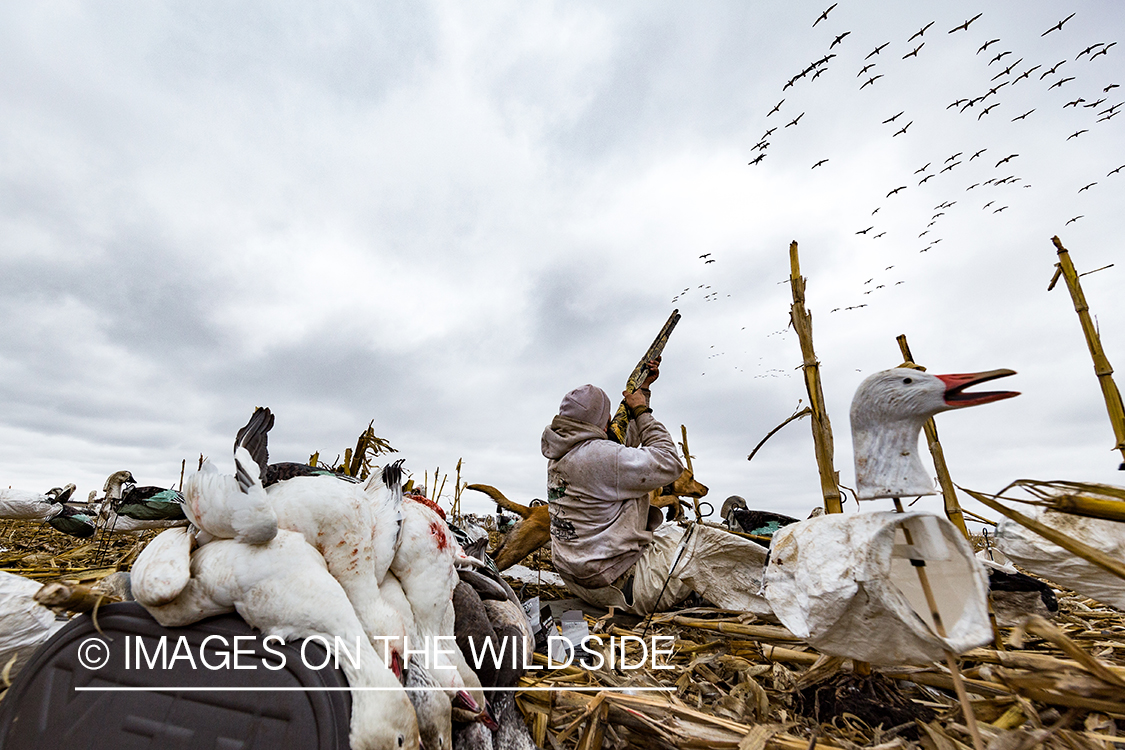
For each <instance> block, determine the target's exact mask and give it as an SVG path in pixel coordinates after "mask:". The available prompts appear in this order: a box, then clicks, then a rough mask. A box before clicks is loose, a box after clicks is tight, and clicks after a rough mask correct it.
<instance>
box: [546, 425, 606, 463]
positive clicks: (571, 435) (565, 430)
mask: <svg viewBox="0 0 1125 750" xmlns="http://www.w3.org/2000/svg"><path fill="white" fill-rule="evenodd" d="M605 439H606V436H605V427H604V426H602V427H598V426H597V425H593V424H590V423H589V422H581V421H579V420H577V419H570V418H569V417H555V418H554V419H552V420H551V424H550V425H548V427H547V429H545V430H543V439H542V440H541V442H540V446H541V448H542V451H543V456H544V457H545V458H549V459H552V460H556V461H557V460H558V459H560V458H562V457H563V456H565V455H566V454H567V453H569V452H570V450H571V449H572V448H573V447H574V446H576V445H578V444H579V443H585V442H586V441H587V440H605Z"/></svg>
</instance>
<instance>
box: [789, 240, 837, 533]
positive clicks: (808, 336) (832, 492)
mask: <svg viewBox="0 0 1125 750" xmlns="http://www.w3.org/2000/svg"><path fill="white" fill-rule="evenodd" d="M789 269H790V271H789V285H790V286H791V287H792V289H793V306H792V307H790V308H789V319H790V321H791V322H792V323H793V330H794V331H796V332H797V338H798V340H799V341H800V343H801V357H802V370H803V371H804V374H805V388H806V390H807V391H808V394H809V408H810V409H812V434H813V445H814V446H815V449H816V466H817V469H818V470H819V471H820V491H821V494H823V495H824V510H825V511H826V512H828V513H843V512H844V506H843V504H842V503H841V502H840V487H839V480H838V479H837V477H836V471H835V469H834V468H833V465H832V452H833V446H832V424H831V423H830V422H829V421H828V412H827V411H826V410H825V408H824V392H823V391H822V390H821V387H820V363H819V362H818V361H817V359H816V353H815V352H814V351H813V335H812V315H811V314H810V313H808V312H807V311H806V310H805V278H804V277H803V276H801V264H800V260H799V259H798V257H797V243H796V242H791V243H789Z"/></svg>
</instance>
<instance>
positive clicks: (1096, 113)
mask: <svg viewBox="0 0 1125 750" xmlns="http://www.w3.org/2000/svg"><path fill="white" fill-rule="evenodd" d="M837 5H838V3H833V4H832V5H830V6H829V7H828V8H826V9H825V10H824V11H823V12H821V13H820V14H819V15H818V16H817V17H816V18H815V19H814V20H813V23H812V26H813V27H814V28H815V27H816V26H818V25H819V24H821V23H824V24H825V25H827V24H830V23H831V22H832V20H833V18H834V17H833V16H832V15H831V14H832V11H833V10H834V9H835V8H836V7H837ZM983 15H984V13H977V14H976V15H974V16H972V17H971V18H968V19H966V20H965V21H964V22H962V23H960V24H957V25H955V26H953V27H952V28H949V29H947V30H945V33H944V34H941V33H940V31H939V30H935V29H934V28H933V27H934V26H935V24H936V21H929V22H928V23H926V24H925V25H923V26H922V27H921V28H919V29H918V30H917V31H915V32H914V33H913V34H912V35H910V36H908V37H906V39H905V48H904V49H900V50H899V51H898V52H893V51H892V49H893V48H892V47H891V45H892V42H891V41H889V40H888V41H884V42H882V43H880V44H877V45H876V46H875V47H874V48H873V49H872V50H871V51H870V52H868V53H867V55H866V56H865V57H864V58H863V61H862V64H861V67H860V68H859V70H858V72H857V74H856V75H855V76H854V78H855V79H858V80H859V81H860V82H859V86H858V91H863V92H865V90H866V89H869V88H871V89H875V88H877V87H878V86H879V83H880V81H881V80H882V79H884V78H885V77H886V76H887V75H892V74H893V72H894V71H895V70H897V66H896V67H895V68H891V67H889V66H886V63H887V62H890V60H888V58H897V61H898V63H899V66H901V65H902V64H909V63H903V62H902V61H906V60H911V59H912V58H919V56H920V55H921V56H925V54H926V52H928V51H929V50H930V48H933V47H935V46H937V45H939V44H941V43H942V41H943V38H947V37H948V36H949V35H951V34H954V35H955V34H962V33H966V34H967V33H974V32H976V31H978V30H979V28H980V27H979V26H976V24H977V22H978V21H979V20H980V19H981V18H982V16H983ZM1074 16H1075V13H1071V14H1069V15H1068V16H1066V17H1065V18H1063V19H1061V20H1059V21H1058V22H1056V23H1054V24H1053V25H1051V26H1050V27H1049V28H1047V29H1046V30H1044V31H1043V32H1042V34H1041V35H1040V36H1041V37H1049V36H1052V35H1056V34H1057V35H1058V36H1059V39H1060V41H1062V40H1064V39H1065V27H1066V26H1067V23H1068V22H1069V21H1070V20H1071V19H1072V18H1074ZM935 35H936V37H937V38H935ZM850 36H851V32H850V31H841V32H840V33H836V34H834V36H832V38H831V42H830V43H829V44H828V48H827V50H825V52H824V53H823V54H822V55H821V56H820V57H819V58H818V59H816V60H813V61H812V62H810V63H809V64H808V65H806V66H805V67H804V68H802V69H801V70H800V71H799V72H797V73H795V74H794V75H792V76H791V77H790V78H789V79H788V80H787V81H786V82H785V84H784V85H783V86H782V89H781V90H782V93H783V96H782V98H781V100H780V101H778V102H777V103H776V104H774V105H773V106H772V107H771V108H769V109H768V111H767V112H766V115H765V118H766V123H767V128H766V130H765V131H764V132H763V133H762V135H761V137H760V138H759V139H758V142H757V143H755V144H754V145H753V146H752V147H751V152H752V153H753V154H755V155H754V156H753V158H752V159H751V160H750V162H749V164H750V165H756V164H761V163H762V162H763V161H764V160H765V159H766V157H767V156H768V149H769V148H770V146H771V144H772V143H773V141H772V140H771V138H777V137H780V136H781V135H782V134H784V133H785V132H786V131H787V130H788V129H789V128H795V127H799V126H800V125H801V123H802V118H804V117H805V115H806V114H808V112H807V111H801V112H799V113H798V114H797V115H796V116H794V117H791V118H788V119H786V118H785V115H784V114H783V112H784V107H785V105H786V102H787V101H790V102H791V101H792V99H793V93H789V90H790V89H795V88H796V87H798V86H800V85H801V84H802V82H805V83H811V82H812V81H815V80H816V79H817V78H819V77H820V76H821V75H823V74H824V73H825V72H827V71H828V69H829V66H830V63H831V61H832V60H833V59H835V58H837V57H838V56H840V55H841V54H842V50H843V49H844V48H845V47H846V45H847V44H848V42H850V41H854V40H853V39H849V37H850ZM927 45H929V47H927ZM1116 46H1117V42H1112V41H1111V42H1096V43H1093V44H1089V45H1087V46H1085V47H1083V48H1082V49H1080V50H1076V52H1077V54H1075V55H1074V56H1073V57H1070V56H1067V57H1064V58H1063V59H1061V60H1058V61H1055V60H1050V61H1046V62H1044V61H1035V60H1031V59H1029V56H1021V55H1020V54H1018V53H1017V52H1015V51H1014V50H1012V49H1004V48H1003V44H1002V40H1001V39H1000V38H982V39H981V44H980V46H979V47H978V48H977V49H976V53H975V54H976V55H977V56H978V59H979V61H980V66H981V67H982V68H984V69H985V71H986V72H987V74H988V76H989V80H988V82H987V84H985V85H984V86H982V87H981V90H980V91H978V92H974V93H973V95H970V96H964V97H961V98H958V99H956V100H954V101H953V102H951V103H950V104H949V105H948V106H947V107H946V109H947V110H957V111H958V113H960V114H964V115H966V116H969V117H971V116H973V115H974V114H975V118H974V119H975V120H976V121H978V122H979V121H981V120H982V119H983V118H985V117H989V118H994V117H996V116H997V114H998V112H997V110H998V109H1001V106H1002V102H1001V101H1000V99H1001V97H1002V92H1003V91H1004V89H1005V88H1009V89H1010V88H1014V87H1016V86H1019V85H1020V84H1021V82H1023V81H1029V82H1031V83H1032V84H1035V83H1040V84H1041V85H1042V86H1043V89H1044V93H1046V92H1049V91H1052V90H1053V89H1060V90H1064V89H1072V90H1077V89H1079V88H1081V89H1082V90H1081V91H1080V92H1079V93H1080V94H1081V95H1078V94H1075V96H1074V98H1073V99H1071V100H1069V101H1067V102H1065V103H1063V104H1061V107H1062V109H1072V108H1073V109H1075V110H1077V109H1078V108H1082V109H1084V110H1089V112H1090V114H1089V116H1088V120H1089V121H1088V123H1086V124H1085V125H1084V126H1083V127H1079V128H1077V129H1076V130H1075V131H1074V132H1071V133H1069V134H1068V135H1067V136H1066V138H1065V139H1063V142H1064V143H1065V142H1068V141H1072V140H1074V139H1077V138H1080V137H1081V136H1082V135H1084V134H1086V133H1088V132H1090V130H1091V128H1094V127H1099V126H1103V124H1104V123H1108V122H1109V121H1111V120H1112V119H1113V118H1115V117H1116V116H1117V115H1119V114H1121V112H1122V108H1123V107H1125V101H1117V102H1111V101H1110V99H1112V98H1114V96H1115V93H1116V90H1117V89H1119V88H1120V85H1119V84H1118V83H1116V82H1113V81H1101V82H1098V83H1097V87H1096V89H1093V88H1091V87H1090V82H1089V81H1087V80H1085V79H1088V78H1089V77H1090V76H1089V75H1087V74H1086V73H1085V71H1082V70H1076V69H1075V66H1076V64H1081V62H1082V61H1085V62H1087V63H1088V62H1090V61H1094V60H1097V59H1098V58H1100V57H1108V56H1109V55H1110V53H1111V52H1114V51H1115V49H1114V48H1115V47H1116ZM889 48H890V49H889ZM881 70H886V72H885V73H884V72H881ZM1067 73H1073V74H1072V75H1068V74H1067ZM1023 85H1024V86H1027V85H1028V84H1023ZM865 93H866V92H865ZM1040 106H1043V105H1040ZM1037 109H1038V108H1032V109H1029V110H1027V111H1025V112H1022V113H1020V114H1016V115H1015V116H1014V117H1011V118H1010V121H1011V122H1012V123H1022V122H1024V121H1028V119H1029V118H1032V119H1034V118H1033V115H1034V113H1035V112H1036V110H1037ZM777 115H781V118H782V119H780V121H779V122H777V123H776V124H770V123H772V122H773V119H772V118H774V117H775V116H777ZM915 121H916V120H915V119H914V118H911V117H910V115H909V114H908V113H907V111H906V110H902V111H899V112H897V113H894V114H890V116H888V117H886V118H883V119H881V121H880V124H881V125H884V126H890V127H889V128H888V130H889V131H890V132H889V135H888V138H892V139H893V138H897V137H898V136H904V137H910V134H911V133H913V132H914V131H911V126H913V125H914V124H915ZM783 123H784V124H783ZM775 134H777V135H776V136H775ZM990 150H991V149H990V148H988V147H983V148H975V149H972V150H971V151H968V152H966V151H958V152H956V153H953V154H951V155H949V156H941V157H937V158H935V159H933V160H931V161H929V162H927V163H926V164H924V165H921V166H920V167H919V168H918V169H916V170H915V171H914V172H913V174H912V175H910V176H909V178H910V179H904V180H902V181H901V182H900V184H897V185H893V186H891V187H890V188H889V189H888V190H887V191H886V192H885V193H884V194H882V195H881V196H880V197H881V201H880V205H878V206H876V207H875V209H874V210H873V211H872V212H871V216H872V217H874V216H876V215H877V214H878V213H879V211H880V210H881V209H882V208H883V205H882V201H889V200H891V199H893V198H895V196H897V195H899V194H900V193H902V192H903V191H908V190H911V189H917V188H918V187H921V186H925V185H926V184H927V183H929V182H930V181H931V180H935V179H937V178H940V177H941V176H942V175H945V174H946V173H953V172H954V170H957V169H958V168H959V167H961V165H963V164H964V165H969V164H971V163H972V162H977V165H987V164H991V168H987V167H986V170H985V171H986V172H987V173H988V174H987V177H986V178H980V179H976V180H966V181H965V187H964V191H963V193H967V194H968V195H961V196H958V195H952V196H949V197H947V198H946V199H945V200H942V201H941V202H940V203H938V204H937V205H935V206H934V208H933V214H932V216H931V217H930V219H929V223H928V224H926V226H925V227H920V230H921V231H920V233H919V234H918V236H917V239H923V240H924V241H926V242H927V243H928V244H926V245H924V246H923V247H921V249H919V251H918V252H920V253H926V252H929V251H930V250H932V249H933V248H934V247H935V246H936V245H937V244H938V243H939V242H941V238H940V237H934V236H933V233H935V232H937V229H936V228H935V226H936V225H937V224H938V222H939V220H940V219H941V218H942V217H943V216H946V214H947V213H948V210H949V209H951V208H953V206H955V205H957V204H958V203H959V202H960V203H962V204H967V203H970V200H969V199H972V198H974V197H976V196H978V195H980V193H979V192H978V193H974V192H972V191H975V190H978V189H982V190H989V189H992V188H997V187H1004V186H1014V185H1017V184H1020V183H1022V187H1024V188H1029V187H1031V185H1030V184H1028V183H1027V182H1026V181H1025V180H1024V179H1023V178H1022V177H1020V176H1019V175H1018V174H1016V173H1014V172H1013V173H1008V171H1007V170H1010V169H1012V166H1014V165H1018V163H1019V162H1018V159H1019V157H1020V154H1019V153H1014V152H1008V151H1004V152H1002V153H1000V154H995V155H993V154H990V153H988V152H989V151H990ZM978 160H979V161H978ZM829 162H830V159H829V158H827V157H825V158H820V159H817V160H816V161H814V162H813V163H812V169H813V170H816V169H819V168H821V167H824V165H826V164H828V163H829ZM977 165H974V166H977ZM1005 167H1006V168H1005ZM1002 168H1005V169H1002ZM1123 170H1125V165H1121V166H1118V167H1116V168H1114V169H1112V170H1110V171H1108V173H1107V174H1106V176H1105V178H1109V177H1113V176H1115V175H1117V174H1118V173H1120V172H1122V171H1123ZM978 173H979V171H978ZM1105 178H1102V177H1099V178H1098V179H1096V180H1090V181H1089V182H1086V183H1085V184H1084V185H1082V187H1080V188H1079V189H1078V191H1077V192H1078V194H1082V193H1085V192H1086V191H1089V190H1091V189H1092V188H1094V187H1095V186H1097V185H1098V184H1099V181H1100V180H1102V179H1105ZM939 181H940V180H939ZM946 184H947V185H948V182H947V183H946ZM983 197H984V200H981V201H980V204H979V205H980V209H979V210H981V211H987V212H990V213H991V214H1002V213H1003V212H1004V211H1006V210H1008V209H1009V208H1010V206H1011V193H1010V192H1006V191H1005V192H994V193H990V194H989V195H986V196H983ZM889 205H893V203H892V204H889ZM963 208H964V206H962V209H963ZM1082 218H1084V215H1082V214H1078V215H1075V216H1073V217H1072V218H1070V219H1069V220H1068V221H1067V222H1066V224H1071V223H1074V222H1076V221H1078V220H1080V219H1082ZM876 221H877V220H876ZM856 234H857V235H864V236H867V237H869V238H870V239H880V238H883V237H884V236H886V234H887V232H886V230H881V229H880V228H879V226H878V224H870V225H869V226H866V227H863V228H860V229H859V230H858V231H856ZM901 283H903V282H901V281H898V282H895V285H897V284H901ZM888 285H889V284H887V285H881V286H876V287H872V288H868V289H867V290H865V291H864V294H871V293H872V292H874V291H875V290H876V289H879V288H883V287H885V286H888ZM866 306H867V305H866V304H856V305H852V306H848V307H838V308H835V309H833V310H832V312H837V311H840V310H856V309H860V308H862V307H866Z"/></svg>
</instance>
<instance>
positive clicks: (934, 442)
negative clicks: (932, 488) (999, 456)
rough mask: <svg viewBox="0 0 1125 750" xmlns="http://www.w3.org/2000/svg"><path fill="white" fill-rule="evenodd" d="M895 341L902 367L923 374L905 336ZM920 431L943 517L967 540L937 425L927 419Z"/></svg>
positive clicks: (963, 519)
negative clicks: (931, 463) (942, 504)
mask: <svg viewBox="0 0 1125 750" xmlns="http://www.w3.org/2000/svg"><path fill="white" fill-rule="evenodd" d="M896 341H898V348H899V349H900V350H901V351H902V358H903V360H904V363H903V364H904V366H906V367H910V368H912V369H916V370H921V371H922V372H925V371H926V368H925V367H922V366H921V365H919V364H917V363H915V361H914V358H913V357H912V356H910V345H909V344H907V343H906V334H905V333H900V334H899V335H898V337H897V338H896ZM922 429H924V430H925V431H926V444H927V445H929V446H930V455H931V456H933V458H934V469H936V470H937V477H938V484H939V485H940V486H941V496H942V497H943V498H944V499H945V516H946V518H948V519H949V520H950V521H952V522H953V525H954V526H956V527H957V528H958V529H960V530H961V533H962V534H964V535H965V538H966V539H968V538H969V527H967V526H966V525H965V516H964V514H963V513H962V512H961V504H960V503H958V502H957V490H956V489H955V488H954V487H953V480H952V479H950V477H949V467H948V466H946V465H945V453H944V452H943V451H942V449H941V443H940V442H939V441H938V434H937V423H936V422H934V418H933V417H930V418H929V419H927V420H926V423H925V424H924V425H923V426H922Z"/></svg>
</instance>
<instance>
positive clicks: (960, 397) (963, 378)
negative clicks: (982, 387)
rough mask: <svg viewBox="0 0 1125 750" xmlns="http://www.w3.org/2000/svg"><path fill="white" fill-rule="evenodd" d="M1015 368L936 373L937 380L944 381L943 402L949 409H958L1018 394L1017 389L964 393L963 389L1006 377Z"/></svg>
mask: <svg viewBox="0 0 1125 750" xmlns="http://www.w3.org/2000/svg"><path fill="white" fill-rule="evenodd" d="M1015 374H1016V372H1015V370H1007V369H1001V370H988V371H987V372H969V373H962V374H958V375H938V376H936V377H937V378H938V380H940V381H941V382H943V383H945V396H944V398H945V403H946V405H947V406H948V407H949V408H951V409H960V408H962V407H965V406H977V405H978V404H988V403H991V402H993V401H1002V400H1003V399H1006V398H1012V397H1013V396H1018V395H1020V394H1019V392H1018V391H977V392H974V393H966V392H965V389H966V388H969V387H971V386H974V385H977V384H979V383H984V382H987V381H989V380H996V379H997V378H1006V377H1008V376H1009V375H1015Z"/></svg>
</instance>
